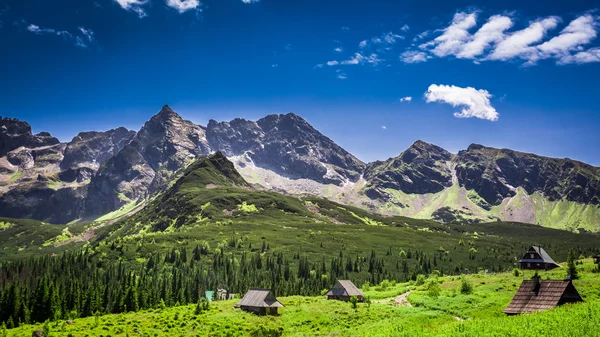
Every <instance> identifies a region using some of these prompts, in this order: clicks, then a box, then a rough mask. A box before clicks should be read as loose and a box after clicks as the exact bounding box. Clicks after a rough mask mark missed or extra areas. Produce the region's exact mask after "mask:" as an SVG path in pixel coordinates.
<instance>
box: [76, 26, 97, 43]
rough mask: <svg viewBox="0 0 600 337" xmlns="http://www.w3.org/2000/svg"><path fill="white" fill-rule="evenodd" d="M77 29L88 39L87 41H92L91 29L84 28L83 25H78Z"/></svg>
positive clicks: (92, 32)
mask: <svg viewBox="0 0 600 337" xmlns="http://www.w3.org/2000/svg"><path fill="white" fill-rule="evenodd" d="M79 31H80V32H81V34H83V36H85V38H86V39H87V40H88V42H93V41H94V31H93V30H91V29H85V28H84V27H79Z"/></svg>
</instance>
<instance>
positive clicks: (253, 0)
mask: <svg viewBox="0 0 600 337" xmlns="http://www.w3.org/2000/svg"><path fill="white" fill-rule="evenodd" d="M242 2H243V3H245V4H254V3H257V2H260V0H242Z"/></svg>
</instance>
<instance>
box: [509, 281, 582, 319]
mask: <svg viewBox="0 0 600 337" xmlns="http://www.w3.org/2000/svg"><path fill="white" fill-rule="evenodd" d="M534 282H535V281H534V280H528V281H523V283H521V287H520V288H519V290H518V291H517V293H516V294H515V297H513V299H512V301H511V302H510V304H509V305H508V307H506V309H504V313H505V314H522V313H531V312H535V311H540V310H545V309H552V308H555V307H556V306H558V305H560V304H563V303H570V302H580V301H583V300H582V299H581V296H579V293H578V292H577V290H576V289H575V287H574V286H573V283H572V282H571V281H539V287H538V288H537V291H534V288H533V286H534Z"/></svg>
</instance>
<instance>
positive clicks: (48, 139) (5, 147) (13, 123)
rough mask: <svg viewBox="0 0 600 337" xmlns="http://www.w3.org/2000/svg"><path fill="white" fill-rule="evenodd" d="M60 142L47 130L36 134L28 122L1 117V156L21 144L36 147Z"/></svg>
mask: <svg viewBox="0 0 600 337" xmlns="http://www.w3.org/2000/svg"><path fill="white" fill-rule="evenodd" d="M58 143H60V141H59V140H58V139H56V138H54V137H52V136H51V135H50V134H49V133H47V132H40V133H38V134H37V135H34V134H33V133H32V132H31V126H30V125H29V123H27V122H24V121H20V120H18V119H17V118H9V117H5V118H2V117H0V157H3V156H5V155H6V154H7V153H8V152H10V151H12V150H14V149H16V148H19V147H21V146H24V147H27V148H35V147H40V146H47V145H56V144H58Z"/></svg>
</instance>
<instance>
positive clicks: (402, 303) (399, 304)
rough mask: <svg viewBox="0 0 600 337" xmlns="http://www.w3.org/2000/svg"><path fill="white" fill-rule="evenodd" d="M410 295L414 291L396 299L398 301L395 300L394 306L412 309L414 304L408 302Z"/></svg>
mask: <svg viewBox="0 0 600 337" xmlns="http://www.w3.org/2000/svg"><path fill="white" fill-rule="evenodd" d="M410 294H412V291H409V292H405V293H404V294H402V295H400V296H398V297H396V299H395V300H394V305H396V306H397V307H402V306H406V307H412V304H410V302H409V301H408V296H409V295H410Z"/></svg>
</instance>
